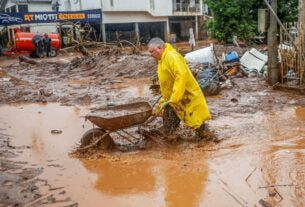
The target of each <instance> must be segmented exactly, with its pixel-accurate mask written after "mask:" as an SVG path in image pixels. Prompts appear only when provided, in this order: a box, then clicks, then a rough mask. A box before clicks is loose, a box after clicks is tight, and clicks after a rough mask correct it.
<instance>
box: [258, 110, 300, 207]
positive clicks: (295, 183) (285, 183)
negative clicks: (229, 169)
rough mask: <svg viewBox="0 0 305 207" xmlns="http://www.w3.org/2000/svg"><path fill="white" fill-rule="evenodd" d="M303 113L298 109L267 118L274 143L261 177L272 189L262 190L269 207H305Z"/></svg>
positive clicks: (270, 148)
mask: <svg viewBox="0 0 305 207" xmlns="http://www.w3.org/2000/svg"><path fill="white" fill-rule="evenodd" d="M304 112H305V109H304V108H301V107H297V108H295V109H289V110H285V111H283V112H281V113H276V114H273V116H267V120H268V122H270V123H272V130H270V131H269V133H270V134H271V136H270V137H273V139H272V140H271V141H272V143H271V145H266V151H265V152H264V156H263V157H262V173H263V179H264V181H265V186H272V187H268V188H265V190H266V194H267V196H266V198H265V200H266V201H268V202H269V203H270V204H271V205H272V206H277V205H279V204H281V205H282V206H305V187H304V184H305V181H304V172H305V161H304V159H303V158H304V155H305V128H304V126H305V125H304V122H303V121H304V120H305V119H304V117H305V116H304V115H305V113H304ZM294 114H295V116H294ZM287 118H289V119H287ZM302 126H303V127H302ZM290 191H291V194H292V196H291V197H290V196H289V192H290ZM289 198H290V199H289Z"/></svg>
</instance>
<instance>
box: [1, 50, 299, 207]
mask: <svg viewBox="0 0 305 207" xmlns="http://www.w3.org/2000/svg"><path fill="white" fill-rule="evenodd" d="M69 58H70V59H71V58H73V57H72V56H71V57H70V56H69V57H66V59H69ZM53 60H54V61H57V59H49V60H48V61H53ZM155 66H156V64H155V62H154V61H153V60H152V59H150V58H149V57H147V56H141V55H123V56H115V57H113V56H104V57H101V60H100V61H99V62H98V66H97V67H96V68H94V69H90V70H86V67H85V66H82V67H80V68H75V69H73V70H69V69H67V68H62V67H59V66H58V64H53V65H52V64H51V65H50V64H49V63H48V64H47V63H46V65H45V67H41V66H37V65H28V64H24V63H22V64H19V63H18V62H12V63H11V64H9V63H5V65H2V66H1V69H0V74H1V75H0V80H1V81H0V95H1V96H0V102H1V103H2V105H1V107H0V154H1V158H0V159H1V165H0V167H1V168H0V171H1V174H0V185H1V187H0V206H86V207H87V206H97V204H98V205H102V206H118V207H120V206H133V207H134V206H154V207H155V206H175V207H176V206H305V203H304V201H305V188H304V186H305V185H304V172H305V162H304V159H303V157H304V155H305V99H304V97H303V96H300V95H296V94H291V93H287V92H281V91H274V90H273V89H272V87H269V86H268V85H267V84H266V83H265V80H263V79H261V78H258V77H253V78H235V79H234V82H235V83H236V85H235V86H234V87H233V88H232V89H230V90H223V91H221V93H220V95H218V96H214V97H208V98H207V102H208V106H209V109H210V111H211V113H212V117H213V118H212V120H211V121H209V123H208V124H209V127H210V129H211V130H213V131H214V132H215V134H216V136H217V139H218V141H220V142H217V143H216V142H214V141H207V140H200V141H198V140H194V139H193V138H194V136H195V135H194V132H193V131H192V130H190V129H188V128H187V127H185V126H183V125H181V126H180V127H179V129H178V130H177V134H178V135H177V136H179V137H180V139H179V140H177V141H168V140H166V139H165V140H163V138H162V137H160V136H159V135H158V131H159V127H160V126H161V123H162V122H161V120H160V119H157V120H155V122H154V123H152V125H151V128H152V129H154V131H155V132H153V131H152V132H151V133H152V134H153V135H154V139H156V140H159V142H158V143H157V144H155V145H153V146H149V145H148V146H147V145H145V146H136V147H134V148H132V147H131V148H129V149H128V150H129V151H127V152H126V151H125V152H122V148H120V144H121V145H122V146H126V145H128V142H126V141H124V140H122V139H120V137H117V136H116V135H112V134H111V136H113V139H114V140H115V142H116V144H117V146H118V147H117V148H116V149H114V150H112V151H109V152H105V151H100V150H98V149H91V151H89V152H87V153H86V154H83V155H79V154H78V155H75V154H74V155H73V156H71V152H73V151H74V150H75V148H77V146H78V144H79V141H80V137H81V136H82V134H84V133H85V132H86V131H87V130H89V129H90V128H92V127H93V126H92V123H90V122H85V120H84V118H83V116H85V115H86V114H88V113H89V112H90V109H92V108H99V107H104V106H108V105H115V104H122V103H130V102H135V101H141V100H146V101H150V102H151V103H153V101H154V100H155V99H156V98H157V97H156V96H155V95H154V94H153V93H152V92H151V91H150V90H149V87H150V84H151V82H150V77H151V76H152V75H154V74H155ZM196 67H197V66H196ZM11 77H14V79H11ZM3 78H10V79H3ZM35 102H38V103H35ZM43 102H49V103H43ZM50 102H56V103H50ZM8 103H9V104H8ZM33 103H35V104H33ZM63 105H69V106H63ZM132 130H134V133H135V134H136V132H137V131H136V130H137V129H131V131H132ZM54 131H56V132H59V131H60V132H61V133H52V132H54ZM131 133H132V132H131ZM153 141H154V140H153ZM152 143H155V142H152ZM128 146H133V145H128ZM144 149H145V150H144ZM80 157H81V158H80Z"/></svg>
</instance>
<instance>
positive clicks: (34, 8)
mask: <svg viewBox="0 0 305 207" xmlns="http://www.w3.org/2000/svg"><path fill="white" fill-rule="evenodd" d="M14 5H16V3H12V2H11V1H8V2H7V4H6V5H5V9H6V8H9V7H11V6H14ZM28 8H29V12H41V11H53V10H52V5H51V3H29V4H28ZM17 10H18V6H17Z"/></svg>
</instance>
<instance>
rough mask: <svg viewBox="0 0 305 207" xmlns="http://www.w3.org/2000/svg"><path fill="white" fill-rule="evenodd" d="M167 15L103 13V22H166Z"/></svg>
mask: <svg viewBox="0 0 305 207" xmlns="http://www.w3.org/2000/svg"><path fill="white" fill-rule="evenodd" d="M166 20H167V17H153V16H151V15H150V14H149V13H145V12H137V13H136V12H120V13H115V12H111V13H103V23H105V24H111V23H132V22H165V21H166Z"/></svg>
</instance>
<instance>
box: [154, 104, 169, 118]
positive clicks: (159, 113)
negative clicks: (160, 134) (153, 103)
mask: <svg viewBox="0 0 305 207" xmlns="http://www.w3.org/2000/svg"><path fill="white" fill-rule="evenodd" d="M169 103H170V102H169V101H165V102H163V103H159V105H158V106H157V107H156V108H154V110H153V113H152V115H153V116H162V115H163V110H164V108H165V107H166V106H167V105H168V104H169Z"/></svg>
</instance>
